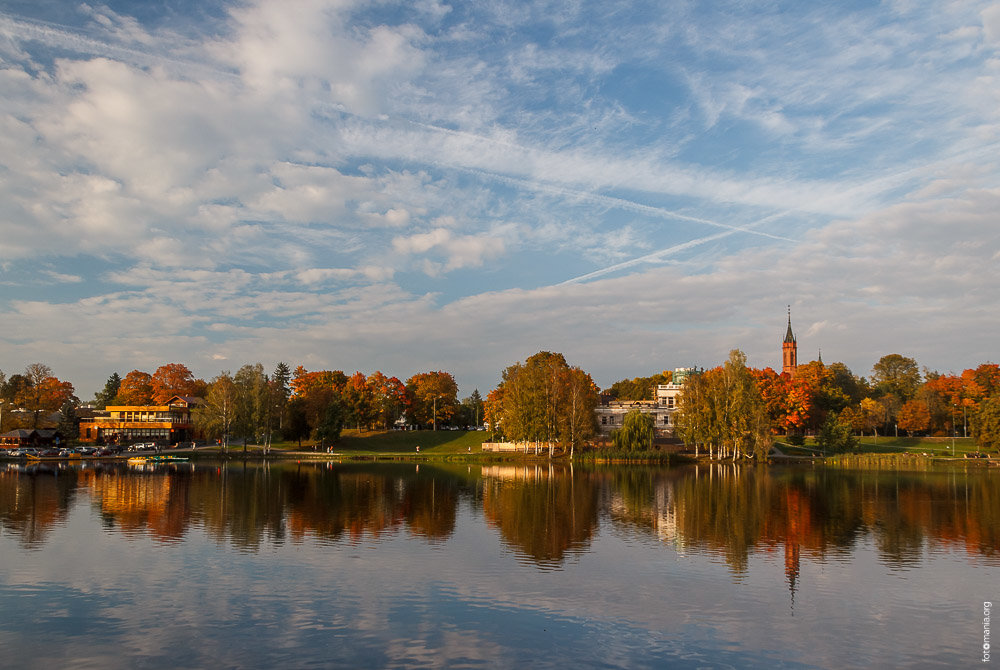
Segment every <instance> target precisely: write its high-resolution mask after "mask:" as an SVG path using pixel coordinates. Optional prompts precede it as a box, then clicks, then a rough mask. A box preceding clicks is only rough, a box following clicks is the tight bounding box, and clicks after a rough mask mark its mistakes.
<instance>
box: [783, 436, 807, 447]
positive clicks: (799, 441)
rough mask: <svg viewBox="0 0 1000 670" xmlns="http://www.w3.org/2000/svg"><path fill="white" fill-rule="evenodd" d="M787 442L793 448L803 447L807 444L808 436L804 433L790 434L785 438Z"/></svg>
mask: <svg viewBox="0 0 1000 670" xmlns="http://www.w3.org/2000/svg"><path fill="white" fill-rule="evenodd" d="M785 442H788V444H790V445H792V446H793V447H801V446H802V445H804V444H805V443H806V436H805V435H803V434H802V433H789V434H788V435H786V436H785Z"/></svg>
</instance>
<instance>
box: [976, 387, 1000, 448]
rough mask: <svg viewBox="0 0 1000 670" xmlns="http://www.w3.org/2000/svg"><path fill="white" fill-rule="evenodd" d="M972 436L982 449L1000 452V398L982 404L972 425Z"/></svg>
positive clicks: (996, 397) (989, 399) (993, 398)
mask: <svg viewBox="0 0 1000 670" xmlns="http://www.w3.org/2000/svg"><path fill="white" fill-rule="evenodd" d="M972 436H973V437H974V438H975V439H976V444H978V445H979V448H980V449H983V450H985V451H1000V396H995V397H992V398H987V399H986V400H984V401H983V402H982V403H980V405H979V410H978V411H977V412H976V420H975V421H974V422H973V424H972Z"/></svg>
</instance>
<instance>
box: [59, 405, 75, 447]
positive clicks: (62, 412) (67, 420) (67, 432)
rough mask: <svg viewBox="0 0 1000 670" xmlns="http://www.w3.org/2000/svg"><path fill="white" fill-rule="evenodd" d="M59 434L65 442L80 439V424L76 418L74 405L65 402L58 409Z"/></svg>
mask: <svg viewBox="0 0 1000 670" xmlns="http://www.w3.org/2000/svg"><path fill="white" fill-rule="evenodd" d="M57 429H58V430H59V434H60V435H62V436H63V439H65V440H67V441H68V440H75V439H77V438H78V437H80V422H79V421H78V420H77V417H76V403H74V402H72V401H67V402H65V403H63V406H62V407H61V408H59V425H58V426H57Z"/></svg>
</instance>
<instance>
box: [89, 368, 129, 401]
mask: <svg viewBox="0 0 1000 670" xmlns="http://www.w3.org/2000/svg"><path fill="white" fill-rule="evenodd" d="M121 385H122V378H121V377H120V376H119V375H118V373H117V372H114V373H112V374H111V376H110V377H108V381H106V382H104V388H103V389H101V390H100V391H98V392H97V393H95V394H94V402H96V403H97V406H98V407H99V408H101V409H105V408H106V407H107V406H108V405H110V404H111V403H112V402H113V401H114V399H115V398H116V397H117V396H118V389H119V388H120V387H121Z"/></svg>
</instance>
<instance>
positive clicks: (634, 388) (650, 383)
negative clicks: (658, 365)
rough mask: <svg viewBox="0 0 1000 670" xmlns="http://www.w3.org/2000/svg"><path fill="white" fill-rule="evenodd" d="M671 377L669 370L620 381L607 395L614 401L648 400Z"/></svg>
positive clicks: (667, 382)
mask: <svg viewBox="0 0 1000 670" xmlns="http://www.w3.org/2000/svg"><path fill="white" fill-rule="evenodd" d="M672 377H673V374H672V373H671V372H670V371H669V370H664V371H663V372H661V373H659V374H655V375H652V376H651V377H635V378H634V379H622V380H621V381H617V382H615V383H614V384H612V385H611V387H610V388H609V389H608V390H607V393H608V395H609V396H610V397H612V398H614V399H615V400H650V399H652V397H653V394H654V392H655V391H656V387H657V386H659V385H660V384H669V383H670V380H671V378H672Z"/></svg>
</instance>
